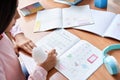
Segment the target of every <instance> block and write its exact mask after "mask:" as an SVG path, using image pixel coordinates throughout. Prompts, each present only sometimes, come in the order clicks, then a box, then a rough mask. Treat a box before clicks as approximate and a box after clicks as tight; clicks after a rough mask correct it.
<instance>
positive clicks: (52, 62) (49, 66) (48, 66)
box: [40, 49, 57, 71]
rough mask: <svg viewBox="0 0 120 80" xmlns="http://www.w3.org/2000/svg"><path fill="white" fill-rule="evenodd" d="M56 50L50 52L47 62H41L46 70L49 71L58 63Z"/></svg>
mask: <svg viewBox="0 0 120 80" xmlns="http://www.w3.org/2000/svg"><path fill="white" fill-rule="evenodd" d="M56 61H57V60H56V51H55V49H53V50H51V51H50V52H48V57H47V59H46V61H45V62H43V63H42V64H40V66H41V67H43V68H44V69H45V70H47V71H49V70H51V69H52V68H53V67H54V66H55V65H56Z"/></svg>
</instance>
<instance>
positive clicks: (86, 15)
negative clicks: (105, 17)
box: [33, 5, 94, 32]
mask: <svg viewBox="0 0 120 80" xmlns="http://www.w3.org/2000/svg"><path fill="white" fill-rule="evenodd" d="M93 23H94V21H93V18H92V14H91V11H90V8H89V5H83V6H71V7H69V8H54V9H48V10H43V11H38V12H37V16H36V21H35V26H34V27H33V30H34V32H39V31H46V30H51V29H56V28H70V27H76V26H83V25H90V24H93Z"/></svg>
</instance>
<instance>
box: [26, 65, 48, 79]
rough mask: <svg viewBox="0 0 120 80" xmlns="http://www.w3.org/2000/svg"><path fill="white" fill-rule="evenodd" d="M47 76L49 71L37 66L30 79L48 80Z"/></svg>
mask: <svg viewBox="0 0 120 80" xmlns="http://www.w3.org/2000/svg"><path fill="white" fill-rule="evenodd" d="M46 77H47V71H46V70H45V69H44V68H42V67H40V66H37V68H36V70H35V71H34V73H33V74H31V75H30V76H29V78H28V80H46Z"/></svg>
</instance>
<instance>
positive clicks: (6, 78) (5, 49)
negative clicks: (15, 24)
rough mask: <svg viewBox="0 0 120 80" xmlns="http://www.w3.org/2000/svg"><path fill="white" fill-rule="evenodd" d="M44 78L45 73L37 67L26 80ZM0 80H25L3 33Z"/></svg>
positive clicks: (0, 50) (42, 79) (0, 42)
mask: <svg viewBox="0 0 120 80" xmlns="http://www.w3.org/2000/svg"><path fill="white" fill-rule="evenodd" d="M17 31H18V30H17ZM18 32H19V31H18ZM18 32H17V33H18ZM46 76H47V71H46V70H45V69H44V68H42V67H40V66H37V68H36V70H35V71H34V72H33V74H31V75H30V76H29V78H28V80H46ZM0 80H25V76H24V75H23V73H22V70H21V67H20V63H19V60H18V58H17V55H16V54H15V52H14V48H13V44H12V42H11V41H10V39H9V38H8V37H7V36H6V35H5V34H4V33H3V38H2V39H1V40H0Z"/></svg>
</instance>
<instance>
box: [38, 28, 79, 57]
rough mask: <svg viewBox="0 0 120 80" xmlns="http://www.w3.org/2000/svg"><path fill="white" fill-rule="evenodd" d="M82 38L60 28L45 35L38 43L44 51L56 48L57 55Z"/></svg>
mask: <svg viewBox="0 0 120 80" xmlns="http://www.w3.org/2000/svg"><path fill="white" fill-rule="evenodd" d="M79 40H80V39H79V38H78V37H76V36H75V35H73V34H71V33H70V32H68V31H66V30H64V29H59V30H56V31H54V32H52V33H51V34H49V35H47V36H45V37H43V38H42V39H41V40H39V41H38V42H37V43H36V45H37V46H40V47H41V48H42V49H43V50H44V51H46V50H47V51H49V50H51V49H56V51H57V56H60V55H62V54H63V53H64V52H65V51H67V50H68V49H69V48H71V47H72V46H73V45H75V44H76V43H77V42H78V41H79Z"/></svg>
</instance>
